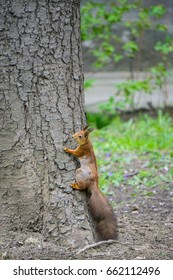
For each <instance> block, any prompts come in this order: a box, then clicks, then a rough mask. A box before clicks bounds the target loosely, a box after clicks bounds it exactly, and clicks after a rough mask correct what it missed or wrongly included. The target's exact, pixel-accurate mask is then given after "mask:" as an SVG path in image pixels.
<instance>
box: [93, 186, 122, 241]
mask: <svg viewBox="0 0 173 280" xmlns="http://www.w3.org/2000/svg"><path fill="white" fill-rule="evenodd" d="M89 209H90V212H91V216H92V218H93V220H94V222H95V224H96V231H97V234H98V235H99V237H100V239H101V240H108V239H117V238H118V231H117V220H116V217H115V215H114V213H113V209H112V207H111V206H110V205H109V203H108V201H107V199H106V198H105V196H104V195H103V194H102V193H101V191H100V190H99V189H98V188H94V190H92V191H91V197H90V200H89Z"/></svg>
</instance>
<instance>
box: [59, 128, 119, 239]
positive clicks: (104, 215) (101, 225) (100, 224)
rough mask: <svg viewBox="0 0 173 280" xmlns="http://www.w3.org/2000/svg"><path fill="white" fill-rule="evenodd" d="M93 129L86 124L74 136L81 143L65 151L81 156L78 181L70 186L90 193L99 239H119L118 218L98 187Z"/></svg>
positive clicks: (91, 209) (90, 206)
mask: <svg viewBox="0 0 173 280" xmlns="http://www.w3.org/2000/svg"><path fill="white" fill-rule="evenodd" d="M91 131H92V130H91V129H90V128H88V126H86V127H85V128H83V129H82V130H81V131H79V132H76V133H75V134H74V135H73V138H74V139H75V140H76V142H77V143H78V144H79V145H78V147H77V148H76V149H75V150H72V149H68V148H64V151H65V152H67V153H69V154H72V155H74V156H76V157H78V158H79V161H80V168H78V169H77V170H76V178H75V179H76V182H75V183H71V184H70V186H71V187H72V188H73V189H76V190H86V191H87V192H88V193H89V196H90V198H89V211H90V213H91V216H92V218H93V220H94V223H95V225H96V232H97V234H98V237H99V240H108V239H117V238H118V233H117V220H116V217H115V215H114V213H113V209H112V207H111V206H110V204H109V203H108V201H107V199H106V197H105V196H104V195H103V193H102V192H101V191H100V189H99V187H98V170H97V163H96V157H95V154H94V150H93V146H92V143H91V141H90V138H89V133H90V132H91Z"/></svg>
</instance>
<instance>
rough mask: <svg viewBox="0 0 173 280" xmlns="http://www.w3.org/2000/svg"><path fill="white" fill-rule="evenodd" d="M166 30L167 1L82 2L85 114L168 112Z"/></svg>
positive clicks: (171, 19)
mask: <svg viewBox="0 0 173 280" xmlns="http://www.w3.org/2000/svg"><path fill="white" fill-rule="evenodd" d="M172 26H173V5H172V1H171V0H166V1H163V0H162V1H161V0H160V1H156V0H148V1H144V0H136V1H135V0H132V1H127V0H116V1H112V0H108V1H101V0H100V1H90V0H88V1H85V0H82V1H81V32H82V49H83V60H84V71H85V100H86V106H87V111H98V110H103V111H104V112H106V111H108V112H109V113H116V112H121V111H135V110H139V109H148V110H153V109H155V108H157V109H158V108H163V109H165V110H168V108H169V111H171V110H172V109H171V108H172V106H173V94H172V88H173V85H172V67H173V28H172ZM100 104H101V106H100Z"/></svg>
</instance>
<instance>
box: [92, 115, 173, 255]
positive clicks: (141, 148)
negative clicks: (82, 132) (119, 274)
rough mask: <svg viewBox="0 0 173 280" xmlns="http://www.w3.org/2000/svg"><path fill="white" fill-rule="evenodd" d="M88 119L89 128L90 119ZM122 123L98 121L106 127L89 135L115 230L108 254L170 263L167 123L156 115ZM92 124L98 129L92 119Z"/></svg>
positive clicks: (170, 125)
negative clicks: (116, 239) (116, 237)
mask: <svg viewBox="0 0 173 280" xmlns="http://www.w3.org/2000/svg"><path fill="white" fill-rule="evenodd" d="M102 118H104V115H103V114H102ZM89 119H90V120H92V125H94V124H93V122H94V116H89ZM125 119H126V120H122V118H120V117H116V118H115V119H113V120H112V122H111V123H110V124H108V119H106V120H105V119H104V120H103V121H104V125H105V123H106V124H107V125H106V126H104V127H102V128H101V129H96V130H94V131H93V132H92V134H91V138H92V142H93V145H94V150H95V153H96V157H97V162H98V167H99V175H100V188H101V189H102V191H103V192H104V193H105V194H106V195H107V196H108V198H109V200H110V202H111V203H112V206H113V208H114V210H115V214H116V216H117V218H118V224H119V241H120V244H119V245H116V246H114V247H113V248H111V249H110V252H109V254H110V256H112V257H113V258H116V259H173V248H172V242H173V236H172V232H173V120H172V119H171V117H170V116H169V115H168V114H164V113H162V112H161V111H159V112H158V114H157V115H155V116H154V117H151V116H150V115H149V114H141V115H131V117H128V118H127V116H126V117H125ZM96 123H97V124H98V123H99V127H101V126H102V123H101V119H98V115H97V119H96ZM123 244H124V245H123ZM106 257H107V256H105V258H106ZM108 258H109V257H108Z"/></svg>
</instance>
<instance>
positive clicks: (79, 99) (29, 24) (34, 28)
mask: <svg viewBox="0 0 173 280" xmlns="http://www.w3.org/2000/svg"><path fill="white" fill-rule="evenodd" d="M79 2H80V1H79V0H63V1H62V0H61V1H59V0H39V1H38V0H0V4H1V7H0V13H1V14H0V34H1V35H0V36H1V38H0V55H1V57H0V73H1V78H0V79H1V85H0V89H1V93H0V134H1V136H0V191H1V194H0V207H1V212H0V220H1V223H0V234H1V237H3V236H4V235H5V234H9V233H10V232H14V231H17V232H26V231H31V232H33V231H34V232H40V233H43V236H44V237H45V238H46V239H51V240H53V241H56V242H57V244H61V245H64V246H69V245H71V246H74V247H75V246H84V245H86V244H88V243H90V242H92V241H93V233H92V227H91V225H90V218H89V215H88V210H87V202H86V197H85V194H83V193H80V192H75V191H73V190H71V188H70V187H69V183H70V182H71V180H73V179H74V172H75V169H76V163H75V161H74V160H73V158H72V157H69V156H68V155H67V154H66V153H64V151H63V147H64V146H65V145H67V146H72V143H71V141H72V140H71V139H70V135H71V133H73V132H74V131H77V130H79V129H80V128H81V127H83V126H84V125H85V124H86V119H85V112H84V95H83V66H82V59H81V48H80V31H79V30H80V14H79V4H80V3H79ZM73 144H74V143H73ZM58 242H59V243H58Z"/></svg>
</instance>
